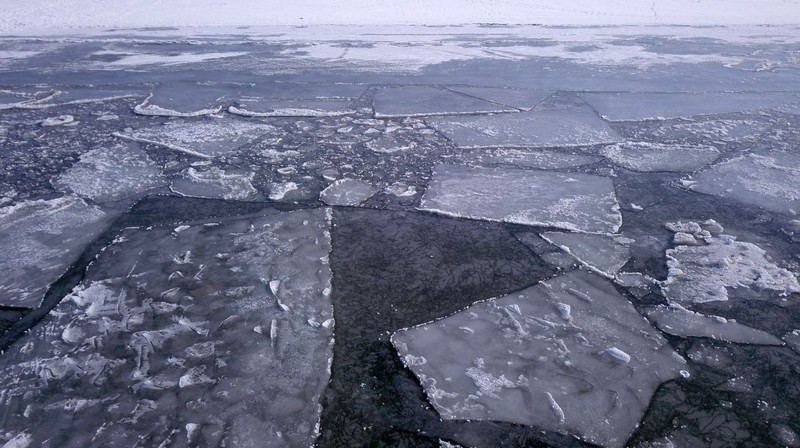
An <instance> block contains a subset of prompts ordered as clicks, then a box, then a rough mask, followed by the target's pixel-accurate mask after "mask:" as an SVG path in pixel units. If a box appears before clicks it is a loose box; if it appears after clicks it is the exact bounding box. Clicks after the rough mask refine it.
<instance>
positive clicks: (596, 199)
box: [420, 165, 622, 233]
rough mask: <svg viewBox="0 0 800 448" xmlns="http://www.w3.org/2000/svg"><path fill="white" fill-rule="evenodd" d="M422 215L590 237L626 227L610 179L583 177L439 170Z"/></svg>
mask: <svg viewBox="0 0 800 448" xmlns="http://www.w3.org/2000/svg"><path fill="white" fill-rule="evenodd" d="M420 209H422V210H428V211H432V212H437V213H442V214H445V215H449V216H457V217H465V218H473V219H487V220H491V221H504V222H511V223H516V224H524V225H538V226H552V227H558V228H562V229H566V230H573V231H578V232H588V233H615V232H616V231H617V230H618V229H619V228H620V226H621V225H622V215H621V214H620V212H619V205H618V204H617V199H616V195H615V193H614V185H613V183H612V181H611V179H609V178H607V177H601V176H594V175H589V174H580V173H569V174H566V173H557V172H550V171H534V170H520V169H500V168H472V167H467V166H461V165H437V166H436V167H434V170H433V177H432V179H431V182H430V186H429V187H428V190H427V191H426V192H425V194H424V196H423V197H422V202H421V203H420Z"/></svg>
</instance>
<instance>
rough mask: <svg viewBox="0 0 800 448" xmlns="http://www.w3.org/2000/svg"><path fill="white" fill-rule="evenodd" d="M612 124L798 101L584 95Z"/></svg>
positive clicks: (757, 96) (763, 96) (760, 96)
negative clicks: (614, 122) (613, 122)
mask: <svg viewBox="0 0 800 448" xmlns="http://www.w3.org/2000/svg"><path fill="white" fill-rule="evenodd" d="M581 97H583V99H585V100H586V101H587V102H588V103H589V104H591V105H592V106H593V107H594V108H595V109H596V110H597V111H598V112H599V113H600V115H602V116H603V117H604V118H605V119H607V120H611V121H634V120H654V119H663V118H679V117H691V116H696V115H709V114H724V113H731V112H745V111H750V110H755V109H766V108H770V107H775V106H780V105H782V104H787V103H792V102H797V101H798V97H797V96H796V95H791V94H788V95H787V94H785V93H745V92H736V93H583V94H581Z"/></svg>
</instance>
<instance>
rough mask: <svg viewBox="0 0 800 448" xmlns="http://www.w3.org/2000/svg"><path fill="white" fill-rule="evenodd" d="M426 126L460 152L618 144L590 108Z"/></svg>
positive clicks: (460, 119)
mask: <svg viewBox="0 0 800 448" xmlns="http://www.w3.org/2000/svg"><path fill="white" fill-rule="evenodd" d="M428 124H429V125H430V126H432V127H433V128H435V129H436V130H438V131H439V132H441V133H443V134H444V135H445V136H447V138H449V139H451V140H453V141H454V142H455V144H456V145H458V146H460V147H462V148H492V147H495V148H502V147H537V148H541V147H556V146H584V145H596V144H601V143H616V142H618V141H620V140H621V139H620V137H619V136H618V135H617V133H616V132H615V131H614V130H613V129H611V127H610V126H609V125H608V123H606V122H605V121H603V120H602V119H601V118H600V117H598V116H597V114H595V113H594V112H592V110H591V109H589V108H576V109H569V110H542V111H532V112H519V113H511V114H497V115H488V116H474V117H453V118H436V119H430V120H428Z"/></svg>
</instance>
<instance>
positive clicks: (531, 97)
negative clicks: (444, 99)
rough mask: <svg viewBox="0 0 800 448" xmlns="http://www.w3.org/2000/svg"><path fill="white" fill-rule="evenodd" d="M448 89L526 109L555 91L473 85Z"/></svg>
mask: <svg viewBox="0 0 800 448" xmlns="http://www.w3.org/2000/svg"><path fill="white" fill-rule="evenodd" d="M448 90H452V91H454V92H459V93H463V94H464V95H469V96H472V97H475V98H480V99H482V100H485V101H491V102H493V103H497V104H501V105H503V106H506V107H513V108H514V109H519V110H524V111H528V110H531V109H533V108H534V106H536V104H538V103H539V102H540V101H542V100H543V99H545V98H547V97H549V96H551V95H552V94H553V93H555V92H551V91H547V90H528V89H510V88H502V87H473V86H458V87H450V88H448Z"/></svg>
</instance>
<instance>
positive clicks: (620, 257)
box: [541, 232, 630, 278]
mask: <svg viewBox="0 0 800 448" xmlns="http://www.w3.org/2000/svg"><path fill="white" fill-rule="evenodd" d="M541 236H542V238H544V239H545V240H546V241H547V242H549V243H550V244H555V245H556V246H558V247H560V248H561V249H562V250H564V251H565V252H567V253H569V254H570V255H572V256H573V257H575V259H577V260H578V261H580V262H581V263H583V264H584V265H585V266H587V267H588V268H589V269H591V270H593V271H595V272H597V273H599V274H601V275H603V276H606V277H610V278H613V277H615V276H616V274H617V272H619V270H620V269H621V268H622V266H624V265H625V263H627V262H628V258H630V252H629V251H628V246H627V245H625V244H622V243H620V242H618V241H617V240H618V239H619V238H616V239H615V238H614V237H612V236H606V235H592V234H585V233H570V232H544V233H542V234H541Z"/></svg>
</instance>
